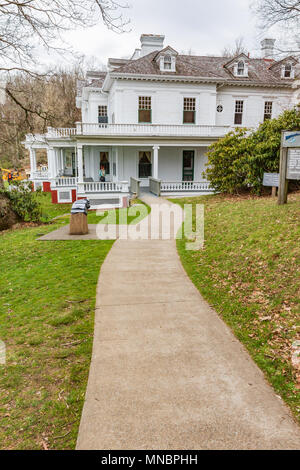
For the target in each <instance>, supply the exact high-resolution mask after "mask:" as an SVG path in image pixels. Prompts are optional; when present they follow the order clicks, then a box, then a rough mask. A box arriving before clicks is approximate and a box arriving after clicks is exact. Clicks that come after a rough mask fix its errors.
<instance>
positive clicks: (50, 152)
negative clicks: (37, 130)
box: [47, 147, 56, 179]
mask: <svg viewBox="0 0 300 470" xmlns="http://www.w3.org/2000/svg"><path fill="white" fill-rule="evenodd" d="M47 157H48V170H49V177H50V179H54V178H55V177H56V174H55V161H54V160H55V153H54V148H53V147H49V148H48V151H47Z"/></svg>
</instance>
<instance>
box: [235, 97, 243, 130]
mask: <svg viewBox="0 0 300 470" xmlns="http://www.w3.org/2000/svg"><path fill="white" fill-rule="evenodd" d="M243 112H244V101H241V100H237V101H236V102H235V113H234V124H242V122H243Z"/></svg>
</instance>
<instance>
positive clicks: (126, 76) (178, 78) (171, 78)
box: [103, 72, 292, 88]
mask: <svg viewBox="0 0 300 470" xmlns="http://www.w3.org/2000/svg"><path fill="white" fill-rule="evenodd" d="M113 79H121V80H146V81H149V80H155V81H162V82H166V81H168V82H190V83H193V82H196V83H216V84H220V85H221V86H226V85H229V86H248V87H249V86H253V87H259V86H260V87H264V88H266V87H267V88H292V83H288V84H287V83H280V82H277V83H269V82H257V81H255V82H254V81H249V80H248V81H236V80H228V81H227V80H224V78H219V79H218V78H211V77H197V76H195V77H193V76H185V75H148V74H133V73H116V72H112V73H111V74H110V77H109V80H110V81H112V80H113ZM104 85H106V79H105V81H104V84H103V88H104Z"/></svg>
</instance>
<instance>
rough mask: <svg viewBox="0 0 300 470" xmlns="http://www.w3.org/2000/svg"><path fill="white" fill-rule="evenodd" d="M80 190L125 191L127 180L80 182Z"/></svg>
mask: <svg viewBox="0 0 300 470" xmlns="http://www.w3.org/2000/svg"><path fill="white" fill-rule="evenodd" d="M80 186H81V190H82V191H83V192H84V193H120V192H121V193H127V192H129V185H128V182H127V181H120V182H113V181H111V182H105V183H102V182H86V183H81V184H80Z"/></svg>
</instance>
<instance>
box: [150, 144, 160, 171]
mask: <svg viewBox="0 0 300 470" xmlns="http://www.w3.org/2000/svg"><path fill="white" fill-rule="evenodd" d="M159 148H160V147H159V145H154V146H153V172H152V175H153V178H155V179H158V151H159Z"/></svg>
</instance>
